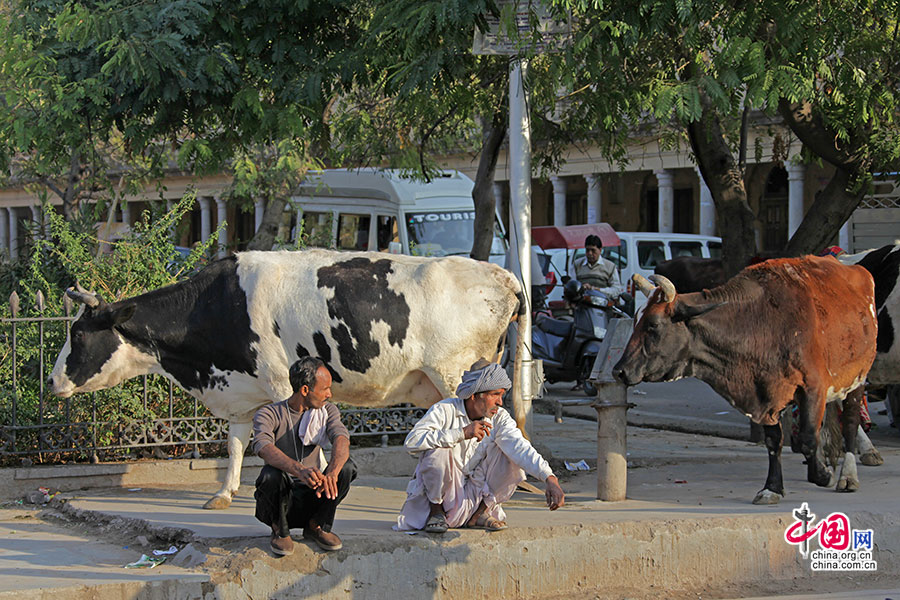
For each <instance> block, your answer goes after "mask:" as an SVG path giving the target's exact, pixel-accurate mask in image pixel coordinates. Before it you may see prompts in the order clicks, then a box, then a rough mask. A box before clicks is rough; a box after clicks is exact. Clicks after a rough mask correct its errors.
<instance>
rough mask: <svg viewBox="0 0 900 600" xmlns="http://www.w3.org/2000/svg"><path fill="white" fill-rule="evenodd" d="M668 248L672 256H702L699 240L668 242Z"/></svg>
mask: <svg viewBox="0 0 900 600" xmlns="http://www.w3.org/2000/svg"><path fill="white" fill-rule="evenodd" d="M669 250H670V251H671V252H672V258H678V257H679V256H697V257H701V256H703V250H702V249H701V248H700V242H669Z"/></svg>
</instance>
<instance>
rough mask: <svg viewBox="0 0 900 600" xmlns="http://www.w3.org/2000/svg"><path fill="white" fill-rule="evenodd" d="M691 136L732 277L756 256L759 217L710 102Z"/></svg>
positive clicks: (689, 128) (691, 126) (690, 126)
mask: <svg viewBox="0 0 900 600" xmlns="http://www.w3.org/2000/svg"><path fill="white" fill-rule="evenodd" d="M687 133H688V138H689V139H690V142H691V149H692V150H693V152H694V156H695V157H696V159H697V163H698V165H699V168H700V173H702V175H703V179H704V180H705V181H706V184H707V185H708V186H709V191H710V192H711V193H712V197H713V201H714V202H715V205H716V223H717V224H718V226H719V235H721V236H722V264H723V266H724V267H725V275H726V276H727V277H732V276H734V275H736V274H737V273H738V271H740V270H741V269H743V268H744V267H745V266H747V263H749V262H750V258H751V257H752V256H753V255H755V254H756V236H755V235H754V220H755V216H754V214H753V211H752V210H750V205H749V204H748V203H747V190H746V188H745V187H744V177H743V173H742V171H741V168H740V165H739V164H738V163H737V162H735V159H734V156H733V155H732V154H731V150H730V149H729V148H728V144H727V143H726V141H725V138H724V136H723V133H722V126H721V123H720V122H719V118H718V116H717V115H716V114H715V112H714V111H713V110H712V108H711V107H710V106H709V103H708V102H704V103H703V114H702V116H701V118H700V120H699V121H696V122H694V123H690V124H688V126H687Z"/></svg>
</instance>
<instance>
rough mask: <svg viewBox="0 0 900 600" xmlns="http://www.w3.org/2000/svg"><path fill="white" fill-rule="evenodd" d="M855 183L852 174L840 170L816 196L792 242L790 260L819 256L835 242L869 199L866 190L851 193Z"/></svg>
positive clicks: (788, 249) (787, 254)
mask: <svg viewBox="0 0 900 600" xmlns="http://www.w3.org/2000/svg"><path fill="white" fill-rule="evenodd" d="M852 181H853V176H852V175H851V174H850V172H848V171H846V170H844V169H842V168H840V167H837V168H836V169H835V171H834V175H833V176H832V178H831V181H829V182H828V185H827V186H825V189H823V190H820V191H819V192H818V193H817V194H816V200H815V202H813V205H812V206H810V207H809V211H808V212H807V213H806V215H805V216H804V217H803V221H802V222H801V223H800V226H799V227H798V228H797V231H796V232H795V233H794V235H793V236H792V237H791V239H790V241H789V242H788V245H787V249H786V250H785V255H786V256H800V255H803V254H818V253H820V252H821V251H822V250H823V249H824V248H826V247H827V246H828V245H829V244H830V243H831V242H832V240H834V237H835V236H836V235H837V234H838V232H839V231H840V229H841V226H842V225H843V224H844V223H845V222H846V221H847V219H849V218H850V215H852V214H853V211H854V210H856V207H857V206H859V203H860V201H861V200H862V199H863V196H865V191H866V188H865V187H861V188H860V189H859V190H857V191H852V190H850V189H849V188H850V187H851V186H852Z"/></svg>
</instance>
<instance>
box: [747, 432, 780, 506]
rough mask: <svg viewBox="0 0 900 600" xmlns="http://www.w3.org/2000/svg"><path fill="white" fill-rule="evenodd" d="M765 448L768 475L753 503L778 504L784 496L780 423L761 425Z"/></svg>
mask: <svg viewBox="0 0 900 600" xmlns="http://www.w3.org/2000/svg"><path fill="white" fill-rule="evenodd" d="M763 432H764V433H765V436H766V437H765V440H766V450H767V451H768V452H769V475H768V477H766V485H765V487H764V488H763V489H761V490H759V492H758V493H757V494H756V497H755V498H754V499H753V504H778V502H779V501H780V500H781V497H782V496H784V480H783V478H782V475H781V442H782V439H783V436H782V431H781V423H776V424H775V425H763Z"/></svg>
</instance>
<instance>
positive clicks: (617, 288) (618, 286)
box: [569, 235, 634, 314]
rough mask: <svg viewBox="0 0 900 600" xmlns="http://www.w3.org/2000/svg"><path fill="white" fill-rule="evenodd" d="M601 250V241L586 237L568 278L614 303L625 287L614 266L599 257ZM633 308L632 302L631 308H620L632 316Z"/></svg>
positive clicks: (594, 236)
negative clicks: (581, 251)
mask: <svg viewBox="0 0 900 600" xmlns="http://www.w3.org/2000/svg"><path fill="white" fill-rule="evenodd" d="M602 248H603V241H602V240H601V239H600V237H599V236H596V235H589V236H587V237H586V238H585V239H584V256H583V257H582V258H579V259H577V260H575V261H574V262H573V263H572V268H571V269H570V270H569V277H570V278H571V279H577V280H578V281H580V282H581V283H582V285H584V289H586V290H596V291H598V292H601V293H603V294H604V295H605V296H607V297H608V298H609V299H610V300H612V301H613V302H616V301H618V300H619V297H620V296H622V295H623V293H624V292H625V287H624V286H623V285H622V282H621V281H620V280H619V272H618V270H617V269H616V265H614V264H613V263H612V262H610V261H608V260H606V259H605V258H603V257H602V256H601V255H600V250H601V249H602ZM633 306H634V305H633V302H632V306H631V307H629V306H627V304H626V305H625V306H622V307H621V308H622V309H623V310H624V311H625V312H626V313H629V314H633V313H634V308H633ZM629 308H630V310H629Z"/></svg>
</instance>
